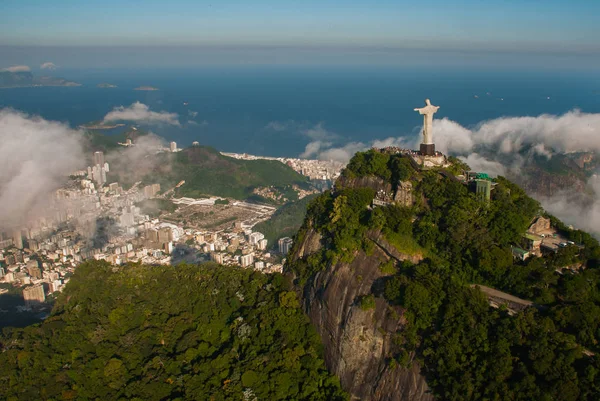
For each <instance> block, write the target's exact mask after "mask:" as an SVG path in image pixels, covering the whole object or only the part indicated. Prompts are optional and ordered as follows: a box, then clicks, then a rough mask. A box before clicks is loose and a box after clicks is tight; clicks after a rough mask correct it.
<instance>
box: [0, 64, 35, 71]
mask: <svg viewBox="0 0 600 401" xmlns="http://www.w3.org/2000/svg"><path fill="white" fill-rule="evenodd" d="M0 71H8V72H27V71H31V68H29V67H28V66H26V65H13V66H11V67H7V68H3V69H2V70H0Z"/></svg>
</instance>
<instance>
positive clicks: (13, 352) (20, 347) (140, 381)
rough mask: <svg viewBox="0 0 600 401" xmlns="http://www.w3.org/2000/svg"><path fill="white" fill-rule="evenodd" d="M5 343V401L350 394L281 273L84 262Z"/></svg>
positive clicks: (1, 387)
mask: <svg viewBox="0 0 600 401" xmlns="http://www.w3.org/2000/svg"><path fill="white" fill-rule="evenodd" d="M0 342H1V346H2V351H3V352H2V353H0V398H2V399H7V400H75V399H77V400H108V399H114V400H116V399H137V400H226V399H238V400H258V399H260V400H285V399H294V400H342V399H345V395H344V394H343V393H342V392H341V390H340V388H339V385H338V382H337V380H336V379H335V378H333V377H331V376H330V375H329V373H328V372H327V371H326V370H325V368H324V366H323V360H322V358H321V353H320V345H319V339H318V336H317V335H316V333H315V331H314V330H313V328H312V327H311V326H310V325H309V323H308V319H307V317H306V316H305V315H303V314H302V312H301V311H300V309H299V303H298V300H297V298H296V294H295V292H293V291H289V290H288V289H287V285H286V284H285V281H284V279H283V276H281V275H278V274H275V275H263V274H260V273H257V272H253V271H252V270H245V269H235V268H226V267H222V266H218V265H200V266H192V265H178V266H177V267H171V266H163V267H150V266H142V265H130V266H125V267H122V268H115V267H113V266H110V265H108V264H105V263H103V262H93V263H87V264H85V265H82V266H81V267H79V268H78V270H77V272H76V274H75V275H74V276H73V278H72V279H71V281H70V283H69V284H68V285H67V286H66V288H65V292H64V294H62V296H61V297H60V298H59V299H58V300H57V303H56V305H55V307H54V309H53V312H52V315H51V316H50V317H49V318H48V319H46V320H45V321H44V322H43V323H42V324H39V325H35V326H29V327H27V328H25V329H5V331H4V335H3V336H2V337H1V339H0Z"/></svg>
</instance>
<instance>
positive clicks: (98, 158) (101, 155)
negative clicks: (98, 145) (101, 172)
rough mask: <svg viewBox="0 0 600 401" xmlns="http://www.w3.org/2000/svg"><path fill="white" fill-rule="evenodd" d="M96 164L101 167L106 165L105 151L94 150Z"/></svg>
mask: <svg viewBox="0 0 600 401" xmlns="http://www.w3.org/2000/svg"><path fill="white" fill-rule="evenodd" d="M94 165H96V166H100V167H102V166H104V153H102V152H94Z"/></svg>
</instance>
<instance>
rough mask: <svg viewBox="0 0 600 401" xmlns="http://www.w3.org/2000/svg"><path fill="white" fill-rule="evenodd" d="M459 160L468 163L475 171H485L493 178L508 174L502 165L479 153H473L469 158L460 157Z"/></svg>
mask: <svg viewBox="0 0 600 401" xmlns="http://www.w3.org/2000/svg"><path fill="white" fill-rule="evenodd" d="M459 159H461V160H462V161H464V162H465V163H467V164H468V165H469V167H471V169H472V170H473V171H485V172H486V173H488V174H489V175H491V176H499V175H502V176H505V175H506V172H507V169H506V167H505V166H504V165H502V164H501V163H498V162H496V161H493V160H489V159H486V158H485V157H483V156H481V155H479V154H477V153H471V154H470V155H469V156H467V157H464V156H460V157H459Z"/></svg>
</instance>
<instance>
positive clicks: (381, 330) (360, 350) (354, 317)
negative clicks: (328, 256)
mask: <svg viewBox="0 0 600 401" xmlns="http://www.w3.org/2000/svg"><path fill="white" fill-rule="evenodd" d="M368 237H369V239H371V240H372V241H373V242H374V243H375V244H376V246H374V248H373V252H372V253H370V254H369V255H367V254H365V253H364V252H362V251H360V252H358V253H357V255H356V257H355V258H354V260H353V261H352V262H351V263H349V264H348V263H337V264H335V265H333V266H329V267H328V268H327V269H326V270H324V271H321V272H319V273H317V274H316V275H315V277H313V278H312V279H311V280H309V282H308V283H307V284H306V286H305V287H304V288H303V289H300V292H301V293H302V302H303V308H304V309H305V311H306V313H307V314H308V316H309V318H310V320H311V322H312V323H313V324H314V325H315V327H316V328H317V331H318V332H319V334H320V335H321V339H322V341H323V344H324V353H325V361H326V363H327V366H328V368H329V370H330V371H331V372H332V373H334V374H335V375H337V376H338V377H339V378H340V381H341V384H342V387H343V388H344V390H346V391H348V392H349V393H350V395H351V399H352V400H373V401H375V400H377V401H379V400H381V401H383V400H396V401H409V400H410V401H432V400H433V396H432V395H431V394H430V393H429V392H428V387H427V384H426V382H425V379H424V377H423V376H422V375H421V373H420V368H419V366H418V364H417V363H416V362H413V363H412V365H411V367H410V368H408V369H406V368H402V367H399V366H397V367H390V366H389V360H390V358H391V357H392V356H393V355H394V353H395V352H397V351H398V349H396V345H395V343H394V335H395V333H397V332H398V331H399V330H402V328H403V325H404V320H403V318H402V309H401V308H398V307H391V306H389V305H388V304H387V302H386V301H385V300H384V299H383V298H382V297H381V293H382V290H383V284H384V281H385V279H386V275H385V274H384V273H382V272H381V270H380V268H379V266H380V265H381V263H384V262H386V261H388V260H389V259H390V258H394V259H397V260H406V259H409V260H411V261H414V262H417V261H418V260H420V259H421V257H420V255H416V256H415V255H404V254H402V253H400V252H398V251H397V250H396V249H395V248H394V247H393V246H392V245H390V244H389V243H387V241H385V239H384V238H383V236H382V235H381V234H380V233H378V232H370V233H369V235H368ZM319 240H320V236H319V234H317V233H315V232H314V231H313V230H312V229H308V230H307V232H306V234H305V235H304V236H303V239H302V243H301V244H299V246H298V248H297V249H298V253H297V255H296V256H300V257H306V256H308V255H310V254H311V253H313V252H315V251H317V250H318V249H320V246H321V245H320V243H319ZM371 293H373V294H375V295H376V297H375V308H373V309H367V310H365V309H363V308H361V307H360V305H359V302H358V300H359V299H360V297H361V296H365V295H368V294H371Z"/></svg>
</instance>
